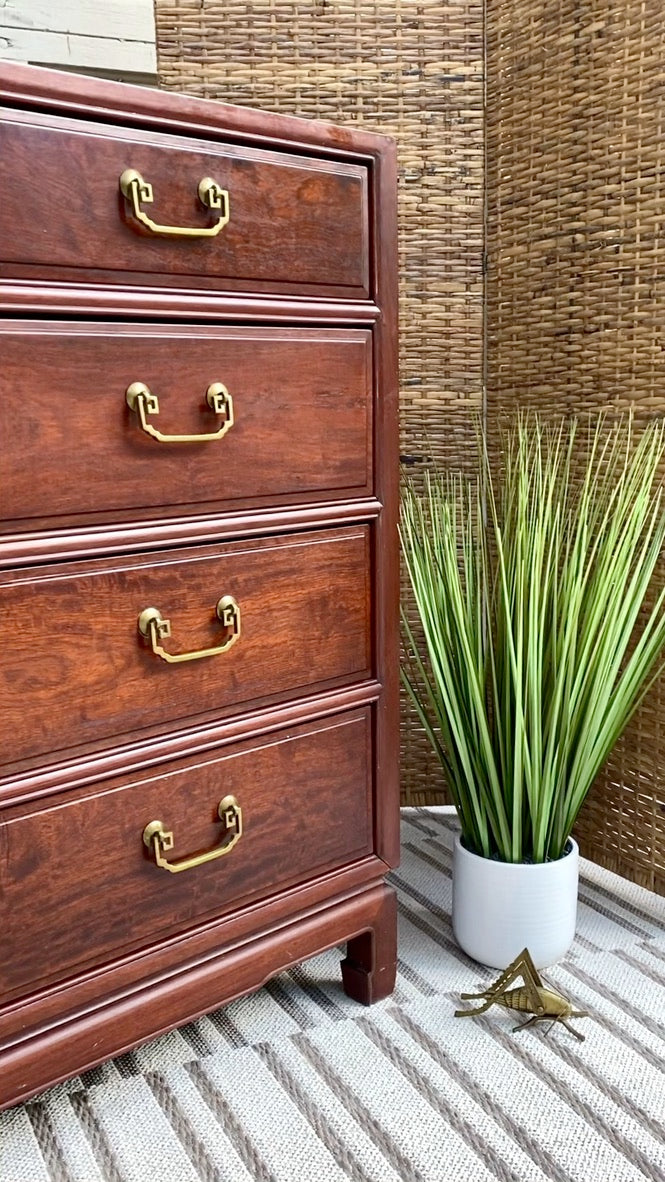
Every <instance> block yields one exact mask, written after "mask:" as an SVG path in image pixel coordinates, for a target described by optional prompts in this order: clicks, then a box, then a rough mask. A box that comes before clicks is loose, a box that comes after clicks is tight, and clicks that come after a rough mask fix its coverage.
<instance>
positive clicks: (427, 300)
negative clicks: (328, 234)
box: [155, 0, 483, 804]
mask: <svg viewBox="0 0 665 1182" xmlns="http://www.w3.org/2000/svg"><path fill="white" fill-rule="evenodd" d="M155 8H156V19H157V49H158V66H159V75H160V81H161V83H162V85H164V86H165V87H168V88H171V89H174V90H179V91H185V92H187V93H190V94H193V95H197V96H200V97H204V98H216V99H222V100H224V101H226V102H231V103H239V104H241V105H243V106H250V107H260V108H264V109H266V110H270V111H280V112H284V113H286V114H294V115H305V116H308V117H313V118H320V119H328V120H331V121H333V122H335V123H343V124H347V125H350V124H353V123H358V124H359V125H362V126H363V127H365V128H366V129H368V130H375V131H382V132H385V133H387V134H389V135H394V136H395V137H396V138H397V141H398V145H399V152H400V193H399V201H400V205H399V221H400V284H401V300H400V320H401V323H400V339H401V356H400V372H401V398H402V424H403V431H402V450H403V453H404V455H405V456H406V457H408V460H409V462H410V464H411V466H412V467H414V468H416V470H417V469H418V468H420V467H423V466H424V465H425V464H426V463H427V462H428V460H431V459H436V460H437V461H441V462H444V463H445V464H446V465H452V466H455V467H458V466H460V465H466V464H468V462H469V456H470V455H473V447H472V446H470V445H471V443H472V431H473V428H472V412H473V411H477V410H478V408H479V407H480V405H481V397H482V323H483V312H482V300H483V297H482V249H483V77H482V56H483V14H482V4H480V3H473V2H470V0H448V2H447V3H440V2H436V0H419V2H418V3H415V2H414V0H341V2H340V0H302V2H298V3H295V2H293V3H288V2H287V0H254V2H252V3H242V2H238V0H156V5H155ZM403 715H404V724H403V746H402V785H403V792H402V795H403V803H405V804H424V803H438V802H440V801H441V800H443V786H442V782H441V775H440V771H439V768H438V766H437V765H436V763H435V761H434V760H433V759H432V757H431V755H430V753H429V749H428V747H427V744H426V742H425V740H424V736H423V734H422V732H421V729H420V727H419V725H418V724H417V722H416V721H415V720H414V718H413V717H412V715H411V713H410V712H409V710H408V709H407V708H406V706H405V708H404V712H403Z"/></svg>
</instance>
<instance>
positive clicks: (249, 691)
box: [0, 527, 371, 760]
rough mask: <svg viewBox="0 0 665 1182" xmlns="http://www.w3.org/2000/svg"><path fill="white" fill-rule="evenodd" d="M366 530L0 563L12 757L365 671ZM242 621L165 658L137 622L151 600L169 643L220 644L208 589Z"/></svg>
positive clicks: (1, 713)
mask: <svg viewBox="0 0 665 1182" xmlns="http://www.w3.org/2000/svg"><path fill="white" fill-rule="evenodd" d="M367 567H368V532H367V528H366V527H364V528H363V527H351V528H350V529H349V530H348V531H319V532H315V533H310V534H297V535H294V536H293V537H290V538H287V539H279V538H275V539H272V538H266V539H261V540H257V541H253V542H250V543H247V544H245V543H242V542H234V543H228V544H225V545H223V546H211V547H208V548H204V549H200V550H190V551H167V552H166V553H164V554H160V555H145V556H143V557H141V558H138V557H137V558H130V559H126V560H124V561H123V560H119V559H114V560H112V561H110V560H103V559H102V560H98V561H96V562H94V563H92V562H91V563H87V564H85V565H83V564H67V565H65V566H56V565H53V566H46V567H42V568H36V569H34V570H32V571H30V573H29V574H27V575H26V574H23V573H22V572H20V571H16V572H11V573H9V574H8V575H6V576H5V577H4V578H3V577H2V576H1V575H0V652H1V653H2V661H1V662H0V745H1V746H2V749H3V750H5V751H12V752H13V754H14V757H15V759H17V760H21V759H26V758H28V757H32V756H36V755H39V756H47V755H49V753H52V752H55V751H65V750H66V749H67V747H70V746H75V745H77V744H80V743H99V742H103V741H108V740H109V739H111V738H113V737H115V736H120V735H125V736H127V735H137V736H138V735H139V734H140V732H141V731H142V730H143V729H145V728H146V727H155V726H159V727H160V728H163V729H164V730H165V731H166V733H167V734H168V733H169V731H170V730H171V729H172V728H173V727H174V725H175V724H176V723H178V722H182V720H185V719H187V718H191V717H192V716H195V715H197V714H202V713H205V712H209V711H211V710H217V711H218V712H219V713H229V712H230V711H232V710H233V709H234V708H235V709H237V708H238V706H240V705H242V704H246V703H248V702H251V701H252V700H253V699H259V698H264V697H265V696H266V695H268V696H269V697H270V698H272V699H278V698H280V699H284V698H288V697H294V696H296V695H297V694H298V693H299V692H300V693H301V694H302V693H304V692H306V691H307V690H308V689H309V688H310V687H316V686H319V687H320V686H321V685H322V684H325V683H326V682H328V683H330V682H333V681H338V682H341V681H344V682H348V681H359V680H361V679H362V678H364V677H368V676H369V673H370V659H371V656H370V651H369V650H370V631H369V628H370V620H369V586H368V581H367ZM224 595H233V596H234V598H235V599H236V601H237V603H238V605H239V607H240V612H241V634H240V637H239V639H238V640H237V642H236V643H235V644H234V646H233V647H232V648H230V649H229V650H228V651H227V652H224V653H221V654H218V655H217V656H213V657H204V658H203V659H197V660H193V661H187V662H184V663H182V664H175V665H172V664H168V663H167V662H166V661H165V660H163V659H162V658H161V657H159V656H157V655H155V653H153V652H152V650H151V648H150V646H149V645H148V644H147V643H146V642H145V641H144V640H142V638H141V636H140V634H139V631H138V618H139V615H140V614H141V612H142V611H143V610H144V609H145V608H148V607H156V608H157V609H158V610H159V611H160V612H161V614H162V616H164V617H165V618H167V619H169V620H170V621H171V630H172V635H171V637H170V639H169V640H166V641H164V642H163V643H164V647H165V648H166V650H167V651H168V652H172V653H174V654H178V653H184V652H195V651H198V650H201V649H208V648H213V647H215V646H219V645H221V644H222V642H223V640H224V637H225V632H224V630H223V628H222V626H221V625H220V623H219V621H218V619H217V617H216V615H215V606H216V604H217V601H218V600H219V599H220V598H221V597H222V596H224Z"/></svg>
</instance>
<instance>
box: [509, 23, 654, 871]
mask: <svg viewBox="0 0 665 1182" xmlns="http://www.w3.org/2000/svg"><path fill="white" fill-rule="evenodd" d="M664 60H665V22H664V21H663V10H662V5H661V3H660V2H659V0H585V2H583V3H580V0H559V2H558V3H557V2H556V0H529V3H524V0H521V2H519V0H488V12H487V75H488V95H487V98H488V103H487V187H488V234H487V250H488V266H489V271H488V281H487V284H488V285H487V306H488V324H487V349H488V421H489V423H490V425H491V426H494V425H496V423H497V422H498V421H499V420H501V419H502V418H503V416H504V415H506V414H508V413H509V412H510V411H511V410H512V409H514V407H515V406H516V405H517V404H519V405H528V406H533V407H537V408H538V409H539V410H540V411H541V412H542V413H544V414H559V413H561V412H562V411H564V412H566V413H580V412H584V411H587V410H594V409H597V408H599V407H607V406H612V407H624V408H625V407H626V406H628V405H629V404H632V405H633V406H634V407H635V409H636V411H637V413H638V415H639V416H644V417H648V416H650V415H653V414H659V415H662V414H663V413H665V338H664V335H663V325H664V324H665V239H664V238H663V234H662V227H663V223H664V221H665V180H664V177H665V138H664V127H663V123H664V113H665V107H664V104H663V61H664ZM661 578H665V574H664V573H663V572H661ZM578 836H579V839H580V844H581V847H582V852H583V853H585V854H586V855H587V856H589V857H591V858H593V859H594V860H595V861H597V862H600V863H602V864H603V865H605V866H607V867H609V868H610V869H611V870H615V871H618V872H619V873H622V874H626V875H628V876H629V877H631V878H633V879H635V880H636V881H638V882H640V883H642V884H643V885H645V886H648V887H651V888H652V889H655V890H657V891H660V892H661V893H665V686H663V684H662V683H661V684H659V685H657V686H656V687H655V688H654V689H653V690H652V691H651V693H650V695H649V698H648V700H647V702H646V703H645V705H644V707H643V708H642V709H641V711H640V713H639V716H638V717H637V718H636V719H635V721H634V724H633V725H632V726H631V728H630V731H629V733H628V734H627V735H626V736H625V739H624V741H622V742H621V743H620V744H619V746H618V748H617V749H616V751H615V754H614V756H613V757H612V759H611V762H610V765H609V766H608V768H607V769H606V772H605V773H604V774H603V775H602V777H601V779H600V781H599V783H598V784H597V785H596V787H595V789H594V791H593V793H592V797H591V799H590V800H589V801H588V803H587V805H586V806H585V809H584V812H583V815H582V818H581V821H580V823H579V829H578Z"/></svg>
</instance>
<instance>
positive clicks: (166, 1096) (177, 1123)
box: [145, 1071, 225, 1182]
mask: <svg viewBox="0 0 665 1182" xmlns="http://www.w3.org/2000/svg"><path fill="white" fill-rule="evenodd" d="M145 1078H146V1080H147V1083H148V1086H149V1087H150V1089H151V1091H152V1093H153V1095H154V1097H155V1099H156V1101H157V1103H158V1104H159V1106H160V1108H161V1110H162V1112H163V1113H164V1116H165V1117H166V1119H167V1120H168V1122H169V1124H170V1125H171V1128H172V1129H173V1132H174V1134H175V1136H176V1137H177V1138H178V1140H179V1142H180V1144H181V1145H182V1147H183V1149H184V1150H185V1153H186V1154H187V1156H188V1158H189V1160H190V1161H191V1163H192V1165H193V1166H194V1169H195V1170H196V1172H197V1174H198V1176H199V1178H203V1179H205V1182H225V1179H224V1176H223V1174H222V1173H221V1172H220V1171H219V1170H218V1169H217V1166H216V1165H215V1163H214V1161H213V1160H212V1158H211V1157H210V1155H209V1153H208V1151H207V1149H206V1147H205V1145H204V1144H203V1142H202V1141H201V1139H200V1138H199V1137H198V1136H197V1134H196V1132H195V1130H194V1128H193V1126H192V1123H191V1121H190V1120H189V1119H188V1117H187V1115H186V1114H185V1113H184V1112H183V1110H182V1108H181V1106H180V1104H179V1103H178V1101H177V1100H176V1098H175V1096H174V1094H173V1092H172V1090H171V1088H170V1087H169V1085H168V1084H167V1082H166V1080H165V1079H164V1077H163V1076H161V1075H160V1074H159V1073H158V1072H152V1071H151V1072H147V1073H146V1077H145Z"/></svg>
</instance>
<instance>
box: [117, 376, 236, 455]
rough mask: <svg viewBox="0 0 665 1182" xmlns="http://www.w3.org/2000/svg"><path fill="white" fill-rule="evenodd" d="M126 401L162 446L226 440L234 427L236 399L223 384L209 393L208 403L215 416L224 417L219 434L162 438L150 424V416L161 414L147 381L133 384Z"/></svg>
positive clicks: (217, 384) (207, 391)
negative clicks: (227, 433) (234, 402)
mask: <svg viewBox="0 0 665 1182" xmlns="http://www.w3.org/2000/svg"><path fill="white" fill-rule="evenodd" d="M125 401H126V402H127V405H128V407H129V409H130V410H133V411H134V413H135V414H137V415H138V417H139V422H140V424H141V427H142V428H143V430H144V431H145V433H146V435H151V436H152V438H153V439H157V440H159V442H160V443H209V442H210V440H211V439H223V438H224V436H225V435H226V432H227V431H230V430H231V427H232V426H233V422H234V419H233V399H232V397H231V395H230V394H229V392H228V390H227V388H226V386H225V385H224V384H223V383H222V382H213V383H212V385H211V386H208V389H207V390H206V402H207V403H208V406H209V407H210V409H211V410H214V412H215V414H216V415H221V416H223V418H224V422H223V423H222V425H221V427H219V428H218V430H217V431H211V432H209V433H208V434H207V435H163V434H162V432H161V431H158V430H157V428H156V427H153V426H152V423H149V422H148V418H147V416H148V415H158V414H159V399H158V398H157V395H156V394H153V392H152V390H151V389H150V387H149V386H146V385H145V383H144V382H132V384H131V386H128V387H127V389H126V391H125Z"/></svg>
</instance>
